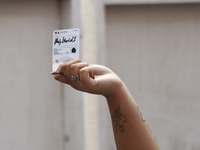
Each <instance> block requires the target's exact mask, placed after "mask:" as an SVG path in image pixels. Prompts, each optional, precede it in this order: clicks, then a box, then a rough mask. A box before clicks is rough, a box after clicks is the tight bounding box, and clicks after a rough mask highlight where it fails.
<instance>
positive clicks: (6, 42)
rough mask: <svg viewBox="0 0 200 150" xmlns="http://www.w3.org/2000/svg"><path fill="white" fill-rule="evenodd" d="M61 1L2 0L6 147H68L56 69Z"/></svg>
mask: <svg viewBox="0 0 200 150" xmlns="http://www.w3.org/2000/svg"><path fill="white" fill-rule="evenodd" d="M56 28H59V11H58V5H57V2H56V1H46V2H41V1H40V2H39V1H37V2H33V1H32V2H25V1H23V2H19V3H18V2H16V3H4V2H0V39H1V41H0V49H1V55H0V69H1V75H0V83H1V84H0V149H1V150H10V149H12V150H36V149H37V150H55V149H56V150H61V149H63V145H62V143H63V142H62V141H63V135H62V134H63V131H62V101H61V100H62V97H61V94H60V91H61V87H60V84H59V83H57V82H55V81H54V80H53V77H52V76H51V75H50V72H51V62H52V60H51V55H52V53H51V49H52V31H53V30H54V29H56Z"/></svg>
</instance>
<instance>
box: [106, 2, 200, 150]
mask: <svg viewBox="0 0 200 150" xmlns="http://www.w3.org/2000/svg"><path fill="white" fill-rule="evenodd" d="M106 25H107V26H106V35H107V64H108V66H109V67H110V68H111V69H113V70H114V71H115V72H116V73H117V74H118V75H119V76H120V77H121V78H122V79H123V80H124V82H125V83H126V85H127V86H128V88H129V89H130V91H131V93H132V94H133V96H134V98H135V99H136V101H137V103H138V105H139V107H140V109H141V111H142V112H143V115H144V116H145V117H146V119H147V122H148V123H149V126H150V127H151V128H152V130H153V132H154V133H155V136H156V138H157V141H158V142H159V145H160V146H161V149H162V150H169V149H170V150H197V149H200V144H199V142H200V141H199V135H200V127H199V124H200V120H199V118H200V101H199V99H200V95H199V91H200V76H199V74H200V67H199V64H200V51H199V47H200V42H199V39H200V29H199V25H200V5H146V6H108V7H107V8H106Z"/></svg>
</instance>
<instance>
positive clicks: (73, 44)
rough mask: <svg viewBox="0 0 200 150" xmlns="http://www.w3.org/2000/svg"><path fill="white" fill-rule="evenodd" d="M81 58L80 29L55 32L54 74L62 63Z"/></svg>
mask: <svg viewBox="0 0 200 150" xmlns="http://www.w3.org/2000/svg"><path fill="white" fill-rule="evenodd" d="M78 58H79V29H66V30H55V31H53V54H52V61H53V62H52V72H56V70H57V68H58V66H59V65H60V64H62V63H65V62H68V61H70V60H73V59H78Z"/></svg>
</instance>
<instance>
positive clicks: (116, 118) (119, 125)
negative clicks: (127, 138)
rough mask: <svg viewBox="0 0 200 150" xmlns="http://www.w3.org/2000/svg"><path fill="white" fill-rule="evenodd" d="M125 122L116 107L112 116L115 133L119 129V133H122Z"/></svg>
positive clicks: (124, 117) (118, 108) (125, 119)
mask: <svg viewBox="0 0 200 150" xmlns="http://www.w3.org/2000/svg"><path fill="white" fill-rule="evenodd" d="M126 121H127V118H126V116H124V115H123V114H121V112H120V106H118V107H117V108H116V109H115V113H114V115H113V122H114V125H115V130H116V132H117V131H118V129H119V131H120V132H124V130H125V126H124V124H125V123H126Z"/></svg>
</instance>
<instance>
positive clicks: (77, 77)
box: [71, 75, 80, 80]
mask: <svg viewBox="0 0 200 150" xmlns="http://www.w3.org/2000/svg"><path fill="white" fill-rule="evenodd" d="M78 79H80V76H78V75H77V76H71V80H78Z"/></svg>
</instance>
